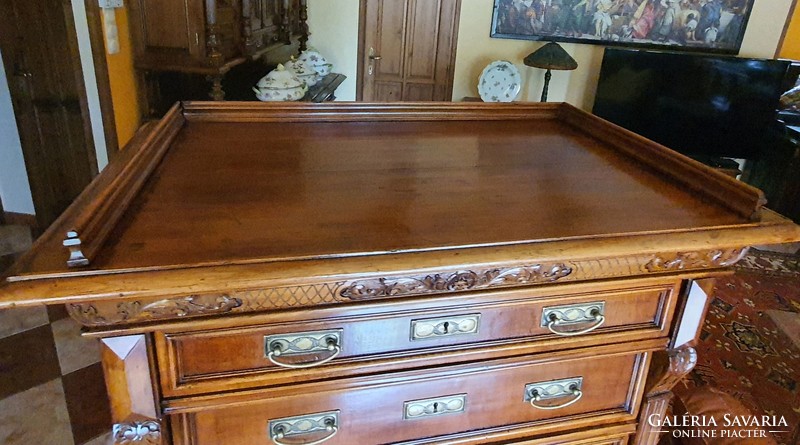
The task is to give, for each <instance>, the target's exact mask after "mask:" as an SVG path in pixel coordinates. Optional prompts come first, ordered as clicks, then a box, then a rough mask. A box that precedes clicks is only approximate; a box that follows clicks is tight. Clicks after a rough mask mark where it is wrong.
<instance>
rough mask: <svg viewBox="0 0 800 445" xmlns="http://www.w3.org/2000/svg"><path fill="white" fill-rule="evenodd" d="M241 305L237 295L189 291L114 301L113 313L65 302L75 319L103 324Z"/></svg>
mask: <svg viewBox="0 0 800 445" xmlns="http://www.w3.org/2000/svg"><path fill="white" fill-rule="evenodd" d="M241 305H242V300H241V299H239V298H233V297H230V296H228V295H192V296H188V297H179V298H168V299H164V300H158V301H154V302H152V303H147V304H142V302H141V301H123V302H121V303H119V304H117V310H116V313H113V314H112V313H107V314H104V315H105V316H100V315H99V312H98V310H97V308H96V307H95V306H94V305H93V304H91V303H75V304H69V305H67V310H68V311H69V314H70V315H71V316H72V317H73V318H74V319H75V320H77V321H79V322H81V323H83V324H86V325H106V324H110V323H119V322H123V321H129V322H130V321H148V320H158V319H164V318H175V317H189V316H200V315H212V314H224V313H227V312H230V311H231V310H233V309H235V308H238V307H239V306H241ZM109 312H110V311H109Z"/></svg>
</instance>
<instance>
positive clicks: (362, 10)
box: [356, 0, 797, 102]
mask: <svg viewBox="0 0 800 445" xmlns="http://www.w3.org/2000/svg"><path fill="white" fill-rule="evenodd" d="M367 1H368V0H359V2H358V57H357V60H358V67H357V70H356V101H358V102H361V101H363V100H364V57H365V56H364V53H365V52H366V37H367ZM795 1H797V0H795ZM456 2H457V3H456V12H455V19H456V20H458V26H456V27H455V30H454V31H453V42H455V44H454V45H453V48H452V49H453V51H452V54H451V55H450V95H451V96H452V95H453V81H454V80H455V75H456V53H457V52H458V51H457V49H458V32H459V29H460V28H461V3H462V0H456ZM450 100H452V97H451V98H450Z"/></svg>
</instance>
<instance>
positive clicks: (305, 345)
mask: <svg viewBox="0 0 800 445" xmlns="http://www.w3.org/2000/svg"><path fill="white" fill-rule="evenodd" d="M675 294H676V288H675V286H674V285H673V284H672V283H670V284H661V285H657V286H650V287H645V288H641V287H640V288H634V289H627V290H616V291H609V292H593V293H579V294H566V295H559V296H542V297H536V296H534V297H530V296H529V294H525V293H521V292H507V293H500V294H496V295H500V296H501V297H504V299H501V300H500V301H489V302H481V301H480V299H479V298H478V297H472V298H473V299H474V301H472V302H469V301H468V302H464V301H463V300H464V299H466V297H465V298H464V299H461V300H456V301H457V302H459V303H460V304H458V305H455V304H454V305H452V306H446V307H438V308H432V309H425V310H420V309H417V310H411V311H404V310H403V309H404V308H403V306H402V305H396V304H395V305H393V306H391V311H387V312H386V313H381V314H371V315H369V316H349V317H339V318H328V319H321V320H313V319H312V320H305V321H300V322H289V323H275V324H271V325H268V326H255V327H248V328H237V329H228V330H216V331H206V332H189V333H176V334H163V333H162V334H158V335H157V336H156V339H157V348H158V349H159V366H160V368H161V370H162V386H163V390H164V392H165V394H166V395H168V396H179V395H186V394H192V393H200V392H207V391H219V390H231V389H240V388H245V387H255V386H263V385H277V384H282V383H291V382H297V381H303V380H310V379H315V378H319V375H320V373H325V374H328V375H329V374H330V373H332V372H336V373H337V375H339V376H348V375H357V374H358V373H368V372H378V371H384V370H387V369H386V368H383V369H381V368H378V367H377V366H379V365H380V364H381V363H386V362H392V363H395V365H393V367H392V368H390V369H391V370H396V369H398V367H397V366H400V367H401V368H402V367H403V366H407V367H411V366H421V365H424V364H421V363H416V362H414V356H416V355H418V356H420V357H422V356H423V355H424V354H433V353H435V354H437V358H438V359H439V360H440V362H441V360H445V361H446V360H447V359H445V358H444V357H443V356H442V353H448V352H449V353H450V355H453V356H457V355H459V354H464V353H465V351H467V350H471V349H475V348H481V347H489V346H497V345H502V344H506V345H516V344H519V343H521V342H522V343H524V342H536V344H539V342H541V345H540V346H541V347H544V345H546V344H547V342H548V341H549V342H550V343H554V342H557V343H558V344H559V345H560V347H568V346H569V345H568V344H565V343H564V342H565V341H570V340H575V341H580V340H582V341H584V342H587V341H588V342H591V344H602V343H605V342H608V341H611V340H613V341H615V342H619V341H625V340H634V339H640V338H657V337H664V336H666V335H667V334H666V329H667V328H668V326H669V322H670V319H671V316H672V312H673V307H674V304H675V303H674V295H675ZM610 336H614V338H613V339H611V340H609V338H610ZM585 344H586V343H584V344H580V343H576V344H574V346H582V345H585ZM548 349H552V348H548ZM543 350H544V349H543ZM525 352H535V351H522V352H520V353H525ZM478 358H480V357H478ZM472 359H473V360H474V359H477V358H472ZM457 360H458V358H453V359H451V360H450V361H457Z"/></svg>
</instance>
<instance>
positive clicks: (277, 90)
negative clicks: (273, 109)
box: [253, 65, 308, 102]
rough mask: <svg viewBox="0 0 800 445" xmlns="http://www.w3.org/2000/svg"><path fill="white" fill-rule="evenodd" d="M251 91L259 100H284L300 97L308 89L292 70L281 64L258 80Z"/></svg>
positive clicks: (298, 98)
mask: <svg viewBox="0 0 800 445" xmlns="http://www.w3.org/2000/svg"><path fill="white" fill-rule="evenodd" d="M253 91H255V93H256V97H258V99H259V100H261V101H264V102H276V101H283V102H286V101H292V100H300V99H302V98H303V96H305V94H306V91H308V86H307V85H306V83H305V82H303V81H302V80H300V79H298V78H297V76H296V75H295V74H294V73H293V72H292V71H289V70H287V69H286V67H284V66H283V65H278V67H277V68H275V69H274V70H272V71H271V72H270V73H269V74H267V75H266V76H264V77H263V78H262V79H261V80H259V81H258V85H256V87H255V88H253Z"/></svg>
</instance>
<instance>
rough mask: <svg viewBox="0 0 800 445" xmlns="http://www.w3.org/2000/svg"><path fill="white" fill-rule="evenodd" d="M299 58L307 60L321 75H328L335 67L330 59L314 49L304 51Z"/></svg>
mask: <svg viewBox="0 0 800 445" xmlns="http://www.w3.org/2000/svg"><path fill="white" fill-rule="evenodd" d="M297 60H301V61H303V62H306V63H307V64H308V65H309V66H310V67H312V68H314V70H316V71H317V73H319V75H320V76H321V77H324V76H327V75H328V74H330V73H331V70H332V69H333V65H332V64H330V63H328V61H327V60H325V58H324V57H322V54H320V53H319V52H318V51H314V50H306V51H303V53H302V54H300V57H298V58H297Z"/></svg>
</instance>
